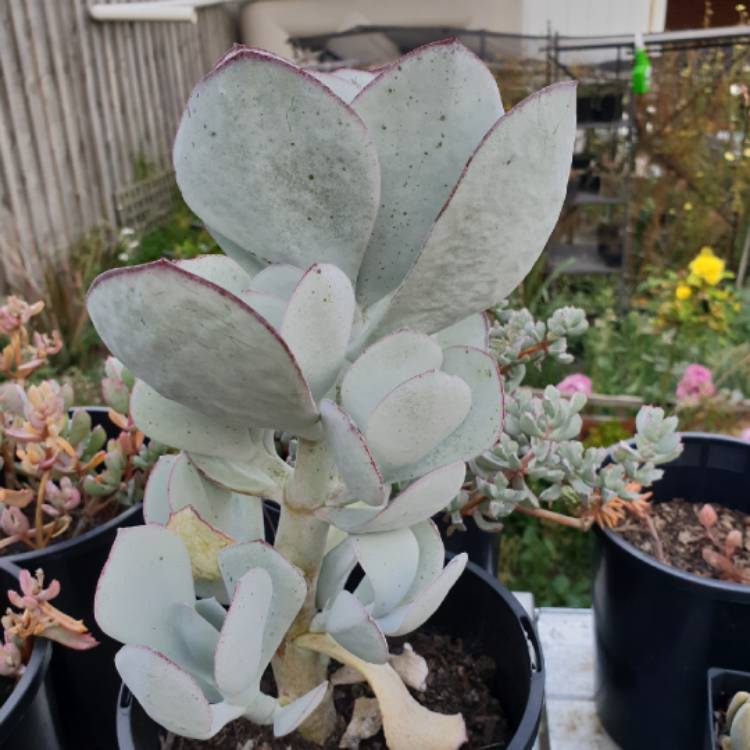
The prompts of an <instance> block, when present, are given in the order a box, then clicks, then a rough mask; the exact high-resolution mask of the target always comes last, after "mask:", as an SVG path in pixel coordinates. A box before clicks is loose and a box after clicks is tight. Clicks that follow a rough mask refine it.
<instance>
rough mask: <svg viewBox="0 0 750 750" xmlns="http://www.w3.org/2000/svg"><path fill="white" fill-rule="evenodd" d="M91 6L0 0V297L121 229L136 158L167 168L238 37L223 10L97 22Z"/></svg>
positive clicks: (63, 0) (78, 1)
mask: <svg viewBox="0 0 750 750" xmlns="http://www.w3.org/2000/svg"><path fill="white" fill-rule="evenodd" d="M109 1H110V2H118V1H121V2H129V1H131V0H109ZM89 4H90V0H0V291H1V290H3V289H6V290H7V288H8V285H9V284H12V283H16V282H15V281H14V280H18V279H20V281H18V282H17V283H19V284H20V283H22V282H24V281H28V280H29V279H30V278H31V274H36V281H37V282H39V281H40V280H41V273H42V268H41V264H42V263H43V262H44V259H45V258H48V257H50V256H51V253H53V252H58V251H64V250H65V249H67V248H68V247H70V246H71V245H72V244H73V243H75V242H77V241H78V240H79V239H80V238H81V237H82V236H84V235H85V234H86V233H87V232H89V231H90V230H92V229H94V228H95V227H97V226H99V225H102V224H104V225H109V226H110V227H114V226H115V223H116V218H117V216H116V210H115V196H116V194H117V193H118V192H119V191H121V190H123V189H125V188H127V187H129V186H130V185H131V184H132V183H133V180H134V179H135V178H136V176H137V175H136V174H135V166H136V162H137V160H138V159H140V158H141V157H142V158H144V159H145V160H146V161H147V162H148V163H150V164H154V165H157V166H159V167H163V166H167V165H169V163H170V161H171V147H172V142H173V140H174V134H175V132H176V129H177V126H178V124H179V121H180V117H181V116H182V111H183V108H184V105H185V102H186V101H187V98H188V96H189V95H190V91H191V90H192V88H193V86H194V85H195V83H196V82H197V80H198V79H199V78H200V77H201V76H202V75H204V74H205V73H206V72H207V70H208V69H209V67H210V66H211V65H213V63H214V62H215V61H216V60H217V59H218V57H219V56H220V55H221V54H222V53H223V52H224V51H225V50H226V49H227V48H228V47H229V46H231V43H232V42H233V41H234V39H233V38H232V37H233V34H234V27H233V24H232V23H231V21H230V20H229V19H230V16H229V12H228V11H227V9H226V8H222V7H218V6H217V7H207V8H203V9H200V10H199V11H198V24H197V25H191V24H180V23H174V22H172V23H101V24H99V23H96V22H93V21H92V20H91V19H90V18H89V15H88V6H89ZM24 275H25V276H24Z"/></svg>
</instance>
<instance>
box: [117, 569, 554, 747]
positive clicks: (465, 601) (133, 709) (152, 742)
mask: <svg viewBox="0 0 750 750" xmlns="http://www.w3.org/2000/svg"><path fill="white" fill-rule="evenodd" d="M449 557H452V555H450V554H449ZM430 623H432V624H435V625H437V626H438V627H439V628H440V629H441V630H442V631H443V632H445V633H449V634H451V635H453V636H455V637H460V638H464V639H466V640H467V641H471V640H474V639H479V641H480V642H481V648H482V651H483V652H484V653H486V654H489V655H490V656H491V657H493V658H494V659H495V662H496V664H497V672H496V674H495V685H494V689H495V694H496V695H497V697H498V699H499V700H500V702H501V703H502V706H503V709H504V711H505V713H506V716H507V718H508V721H509V723H510V726H511V727H512V729H513V731H514V735H513V738H512V740H511V741H510V742H509V744H508V745H507V750H530V748H531V747H532V746H533V744H534V740H535V739H536V736H537V732H538V730H539V720H540V718H541V715H542V704H543V702H544V666H543V659H542V652H541V648H540V646H539V641H538V639H537V635H536V632H535V630H534V626H533V625H532V623H531V620H530V619H529V616H528V615H527V614H526V612H525V610H524V609H523V607H521V605H520V604H519V603H518V601H517V600H516V598H515V597H514V596H513V595H512V594H511V593H510V592H509V591H508V590H507V589H506V588H504V587H503V586H501V585H500V583H499V582H498V581H497V580H496V579H495V578H494V577H492V576H490V575H488V574H487V573H486V572H485V571H483V570H481V569H480V568H478V567H477V566H476V565H473V564H471V563H469V565H468V568H467V570H466V572H465V573H464V574H463V575H462V576H461V578H460V579H459V580H458V583H457V584H456V585H455V586H454V587H453V589H452V590H451V592H450V594H449V595H448V597H447V598H446V600H445V602H443V604H442V606H441V607H440V609H439V610H438V611H437V612H436V613H435V615H434V616H433V617H432V618H431V620H430ZM161 731H162V730H161V729H160V728H159V726H158V725H157V724H155V723H154V722H153V721H152V720H151V719H149V717H148V716H146V714H145V713H144V712H143V709H142V708H141V707H140V706H139V705H138V703H137V702H136V701H134V700H133V697H132V695H131V694H130V692H129V691H128V690H127V688H125V687H123V689H122V691H121V692H120V699H119V702H118V709H117V741H118V747H119V750H160V748H161V744H160V741H159V736H160V733H161ZM414 750H427V749H426V748H423V749H422V748H414Z"/></svg>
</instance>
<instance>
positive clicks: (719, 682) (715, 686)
mask: <svg viewBox="0 0 750 750" xmlns="http://www.w3.org/2000/svg"><path fill="white" fill-rule="evenodd" d="M706 688H707V692H708V701H707V703H706V740H705V744H704V748H705V750H716V748H717V746H718V743H717V739H718V738H717V728H718V727H717V726H716V718H715V717H716V711H722V710H726V709H727V707H728V706H729V701H731V700H732V696H733V695H734V694H735V693H736V692H737V691H738V690H744V691H746V692H750V672H738V671H736V670H733V669H709V670H708V682H707V684H706Z"/></svg>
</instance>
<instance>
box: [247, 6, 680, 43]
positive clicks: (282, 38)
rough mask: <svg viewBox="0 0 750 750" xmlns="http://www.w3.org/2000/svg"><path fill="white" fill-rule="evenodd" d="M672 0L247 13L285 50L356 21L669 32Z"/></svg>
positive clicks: (250, 23)
mask: <svg viewBox="0 0 750 750" xmlns="http://www.w3.org/2000/svg"><path fill="white" fill-rule="evenodd" d="M666 7H667V0H260V1H259V2H253V3H250V4H248V5H247V6H246V7H245V9H244V11H243V15H242V37H243V41H244V42H245V43H246V44H250V45H251V46H257V47H263V48H264V49H268V50H270V51H272V52H275V53H277V54H280V55H284V56H288V57H289V56H292V54H293V52H292V49H291V47H290V46H289V45H288V43H287V41H286V40H287V39H288V38H289V37H290V36H305V35H314V34H321V33H326V32H331V31H344V30H346V29H348V28H351V27H352V26H355V25H357V24H360V23H361V24H364V23H367V22H369V23H370V24H371V25H382V26H387V25H402V26H455V27H459V28H466V29H487V30H488V31H499V32H508V33H515V34H528V35H542V36H543V35H545V34H546V33H547V27H548V23H549V25H550V26H551V29H552V31H553V32H554V31H557V32H558V33H560V34H562V35H575V36H594V35H601V34H626V33H633V32H635V31H642V32H646V31H663V29H664V19H665V16H666Z"/></svg>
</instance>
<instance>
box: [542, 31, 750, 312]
mask: <svg viewBox="0 0 750 750" xmlns="http://www.w3.org/2000/svg"><path fill="white" fill-rule="evenodd" d="M634 41H635V40H634V37H633V36H632V35H622V34H620V35H612V36H602V37H560V36H557V35H554V36H552V37H551V42H550V46H549V47H548V50H547V52H548V56H549V70H550V71H551V72H552V76H551V77H552V79H553V80H559V79H560V78H562V77H565V78H576V77H578V76H576V75H575V74H574V73H573V72H572V71H571V69H570V66H569V65H568V64H566V58H567V57H568V56H569V55H571V53H578V54H580V53H585V52H592V53H606V52H610V53H612V54H611V57H612V59H611V60H610V61H608V62H605V63H602V62H599V63H596V64H592V65H588V66H580V67H581V68H582V69H585V70H586V71H587V72H588V73H589V74H593V75H594V76H595V77H594V78H593V79H586V78H584V79H583V81H582V83H583V84H584V85H589V84H592V85H595V84H597V83H598V84H601V85H603V86H605V87H606V86H607V85H609V86H612V84H613V83H618V84H619V85H621V87H622V97H623V99H622V113H623V114H622V117H620V118H617V119H614V118H613V119H612V121H611V122H608V123H604V122H587V121H585V120H584V121H581V122H579V124H578V130H579V139H580V140H582V141H585V140H586V138H587V135H586V134H587V133H588V132H589V131H594V132H605V131H608V132H609V133H610V135H611V141H610V153H611V154H614V153H615V152H616V150H617V149H618V148H620V149H621V150H622V156H621V171H620V173H619V178H620V179H619V185H618V187H619V190H618V191H617V193H616V194H612V195H606V194H604V195H603V194H601V193H593V194H592V193H591V192H588V191H576V190H571V191H569V194H568V197H567V199H566V203H565V207H564V209H563V214H564V215H565V214H567V215H568V216H571V215H572V214H573V213H574V212H575V211H580V210H581V209H582V208H585V207H592V208H591V210H597V209H598V210H605V211H607V212H609V216H610V217H611V216H612V215H613V213H614V209H615V208H616V207H618V206H622V209H621V213H620V216H619V221H618V225H619V227H620V242H621V248H622V253H621V256H622V257H621V261H620V262H619V263H618V264H616V265H607V263H606V262H605V261H604V260H603V259H602V258H601V257H600V253H599V252H598V248H597V246H596V243H595V242H592V241H591V238H588V241H586V238H581V237H575V236H574V234H575V233H574V232H573V233H572V234H569V236H568V237H567V238H565V237H563V238H562V239H561V237H560V233H556V235H555V236H554V237H553V240H552V241H551V242H550V245H549V246H548V248H547V257H548V268H549V269H550V270H557V271H558V272H565V273H578V274H601V273H617V274H619V277H620V289H621V292H622V293H624V292H625V290H626V286H627V279H628V274H629V270H630V268H631V262H632V238H631V235H630V216H629V205H630V195H631V189H632V187H631V182H632V173H633V168H634V156H635V153H634V151H635V149H634V146H635V137H634V136H635V131H634V122H635V117H634V114H635V106H634V105H635V96H634V95H633V93H632V91H631V88H630V73H631V67H632V58H633V52H634ZM643 42H644V44H645V47H646V49H647V50H648V51H649V53H657V54H659V53H668V52H676V51H681V50H688V49H701V48H709V47H726V46H731V45H737V44H750V26H741V25H738V26H727V27H721V28H713V29H691V30H687V31H667V32H660V33H653V34H644V36H643ZM579 81H580V78H579ZM580 90H581V89H580V88H579V93H580ZM573 176H574V175H573ZM563 225H564V222H563ZM623 298H624V294H621V299H623Z"/></svg>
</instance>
